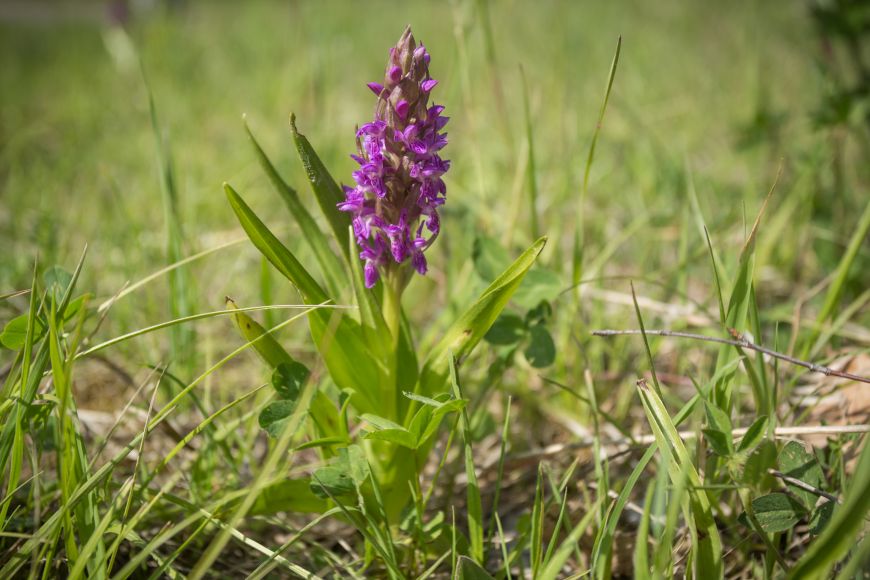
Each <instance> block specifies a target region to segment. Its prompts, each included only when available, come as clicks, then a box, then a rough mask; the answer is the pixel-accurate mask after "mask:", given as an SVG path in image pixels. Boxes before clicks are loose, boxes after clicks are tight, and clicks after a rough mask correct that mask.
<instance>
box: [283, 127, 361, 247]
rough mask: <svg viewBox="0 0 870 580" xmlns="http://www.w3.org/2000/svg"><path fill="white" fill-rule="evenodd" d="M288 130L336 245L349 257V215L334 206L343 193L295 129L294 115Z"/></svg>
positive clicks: (311, 148) (341, 198)
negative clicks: (290, 132)
mask: <svg viewBox="0 0 870 580" xmlns="http://www.w3.org/2000/svg"><path fill="white" fill-rule="evenodd" d="M290 130H291V131H292V133H293V142H294V143H296V151H297V152H298V153H299V159H300V161H302V165H303V166H304V167H305V173H306V175H308V181H309V182H311V189H312V190H313V191H314V196H315V197H316V198H317V204H318V205H319V206H320V210H321V211H322V212H323V215H324V216H325V217H326V220H327V222H329V227H330V229H332V235H333V236H335V240H336V241H337V242H338V247H339V248H341V251H342V252H344V253H345V258H349V257H350V255H349V253H348V237H349V236H348V232H347V228H348V226H350V215H349V214H348V213H347V212H343V211H339V210H338V207H336V206H337V205H338V204H339V203H341V202H342V201H344V194H343V193H342V191H341V188H340V187H338V184H337V183H336V182H335V180H334V179H333V178H332V176H331V175H330V174H329V171H327V169H326V166H324V165H323V162H322V161H321V160H320V157H318V156H317V153H316V152H315V151H314V148H313V147H312V146H311V143H309V142H308V139H306V137H305V135H303V134H302V133H300V132H299V131H297V130H296V116H295V115H290Z"/></svg>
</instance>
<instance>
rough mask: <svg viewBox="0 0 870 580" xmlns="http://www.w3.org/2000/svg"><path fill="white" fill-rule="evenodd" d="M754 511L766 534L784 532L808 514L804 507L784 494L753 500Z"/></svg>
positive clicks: (768, 495) (776, 493)
mask: <svg viewBox="0 0 870 580" xmlns="http://www.w3.org/2000/svg"><path fill="white" fill-rule="evenodd" d="M752 511H753V512H754V513H755V518H756V519H757V520H758V523H759V524H761V528H762V529H763V530H764V531H765V532H771V533H772V532H784V531H786V530H790V529H791V528H793V527H794V525H795V524H796V523H798V521H799V520H800V519H801V516H802V515H803V514H804V513H806V510H804V508H803V506H802V505H801V504H799V503H798V502H796V501H795V500H793V499H792V498H791V497H789V496H787V495H786V494H784V493H779V492H774V493H769V494H767V495H763V496H761V497H757V498H755V499H753V500H752Z"/></svg>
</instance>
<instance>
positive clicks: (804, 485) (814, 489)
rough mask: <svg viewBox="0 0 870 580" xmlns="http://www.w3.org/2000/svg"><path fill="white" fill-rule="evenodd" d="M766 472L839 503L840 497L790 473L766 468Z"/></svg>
mask: <svg viewBox="0 0 870 580" xmlns="http://www.w3.org/2000/svg"><path fill="white" fill-rule="evenodd" d="M767 472H768V473H769V474H771V475H772V476H774V477H778V478H779V479H781V480H783V481H784V482H786V483H787V484H789V485H793V486H795V487H799V488H801V489H802V490H804V491H808V492H810V493H811V494H813V495H818V496H820V497H823V498H825V499H829V500H831V501H832V502H835V503H840V499H839V498H838V497H837V496H835V495H833V494H830V493H828V492H826V491H822V490H821V489H819V488H817V487H813V486H812V485H810V484H808V483H806V482H803V481H801V480H800V479H797V478H794V477H791V476H790V475H786V474H784V473H783V472H781V471H777V470H775V469H768V470H767Z"/></svg>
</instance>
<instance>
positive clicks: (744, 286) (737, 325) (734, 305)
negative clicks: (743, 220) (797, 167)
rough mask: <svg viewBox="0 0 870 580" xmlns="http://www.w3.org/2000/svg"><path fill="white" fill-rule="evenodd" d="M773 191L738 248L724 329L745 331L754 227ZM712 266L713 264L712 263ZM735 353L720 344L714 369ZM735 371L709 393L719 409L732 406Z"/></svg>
mask: <svg viewBox="0 0 870 580" xmlns="http://www.w3.org/2000/svg"><path fill="white" fill-rule="evenodd" d="M772 194H773V189H771V190H770V193H768V194H767V197H766V198H765V200H764V204H763V205H762V206H761V209H760V210H759V212H758V216H757V217H756V219H755V223H754V224H753V226H752V230H751V231H750V233H749V237H748V238H747V239H746V243H745V244H744V245H743V248H742V250H741V251H740V260H739V265H738V270H737V278H736V279H735V281H734V286H733V287H732V289H731V296H730V297H729V299H728V308H727V309H726V311H725V320H723V321H722V322H723V324H724V326H725V329H726V330H727V329H735V330H737V331H738V332H742V331H743V330H745V327H746V322H747V319H748V315H749V306H750V304H751V303H752V300H753V297H752V294H753V287H752V278H753V273H754V270H755V244H756V239H757V237H758V227H759V225H760V223H761V218H762V216H763V215H764V210H765V208H766V207H767V203H768V201H770V196H771V195H772ZM714 267H715V264H714ZM736 356H737V354H736V351H735V350H734V347H733V346H730V345H722V347H721V348H720V350H719V356H718V358H717V360H716V370H717V371H719V370H721V369H722V368H723V367H724V366H726V365H727V364H728V363H730V362H731V361H732V360H733V359H734V358H735V357H736ZM734 372H736V367H735V371H732V372H729V373H726V374H725V375H724V376H722V378H720V379H719V380H718V381H716V383H715V385H714V389H713V395H714V398H715V401H716V405H717V406H718V407H720V408H722V409H728V410H730V409H731V407H732V404H733V402H732V398H731V382H732V379H733V377H734ZM763 404H765V402H764V401H756V405H757V407H758V408H762V405H763Z"/></svg>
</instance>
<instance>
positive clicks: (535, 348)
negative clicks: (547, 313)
mask: <svg viewBox="0 0 870 580" xmlns="http://www.w3.org/2000/svg"><path fill="white" fill-rule="evenodd" d="M523 355H525V357H526V360H528V361H529V364H530V365H532V366H533V367H535V368H537V369H541V368H544V367H548V366H550V365H551V364H553V361H555V360H556V343H554V342H553V337H552V336H550V332H549V331H548V330H547V328H546V327H545V326H544V325H542V324H536V325H535V326H533V327H532V328H531V330H530V331H529V344H528V345H527V346H526V349H525V350H524V351H523Z"/></svg>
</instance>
